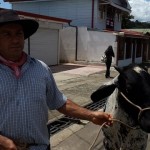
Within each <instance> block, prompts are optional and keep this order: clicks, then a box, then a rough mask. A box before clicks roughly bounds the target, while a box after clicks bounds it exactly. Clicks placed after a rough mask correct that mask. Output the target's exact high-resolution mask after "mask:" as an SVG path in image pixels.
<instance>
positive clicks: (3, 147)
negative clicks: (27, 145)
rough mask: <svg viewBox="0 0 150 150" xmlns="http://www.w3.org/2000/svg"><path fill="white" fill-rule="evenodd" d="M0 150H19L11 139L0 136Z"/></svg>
mask: <svg viewBox="0 0 150 150" xmlns="http://www.w3.org/2000/svg"><path fill="white" fill-rule="evenodd" d="M0 150H17V147H16V145H15V144H14V142H13V141H12V140H11V139H9V138H7V137H5V136H2V135H0Z"/></svg>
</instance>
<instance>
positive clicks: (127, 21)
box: [122, 14, 134, 29]
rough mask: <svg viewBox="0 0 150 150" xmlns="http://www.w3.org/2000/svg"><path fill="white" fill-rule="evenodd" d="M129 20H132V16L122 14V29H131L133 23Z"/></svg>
mask: <svg viewBox="0 0 150 150" xmlns="http://www.w3.org/2000/svg"><path fill="white" fill-rule="evenodd" d="M131 19H134V16H133V15H130V14H123V15H122V29H127V28H131V27H132V26H133V22H132V21H131Z"/></svg>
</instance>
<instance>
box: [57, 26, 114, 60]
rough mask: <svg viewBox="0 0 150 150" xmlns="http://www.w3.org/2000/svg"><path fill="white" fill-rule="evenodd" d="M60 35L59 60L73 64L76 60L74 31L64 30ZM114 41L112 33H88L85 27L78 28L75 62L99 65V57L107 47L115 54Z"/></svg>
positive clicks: (70, 29)
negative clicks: (97, 63)
mask: <svg viewBox="0 0 150 150" xmlns="http://www.w3.org/2000/svg"><path fill="white" fill-rule="evenodd" d="M60 33H61V34H60V41H61V43H60V44H61V45H60V51H61V57H60V60H61V61H66V62H67V61H68V62H74V61H75V58H76V52H75V51H76V47H75V46H76V38H75V35H76V29H75V28H64V29H62V31H61V32H60ZM115 40H116V36H115V35H113V34H112V33H108V32H100V31H88V30H87V28H86V27H80V28H78V40H77V60H78V61H85V62H99V63H100V57H101V56H102V55H103V53H104V51H105V50H106V49H107V47H108V46H109V45H112V46H113V48H114V53H115V54H116V50H117V49H116V43H115ZM115 62H116V60H115V59H114V63H115Z"/></svg>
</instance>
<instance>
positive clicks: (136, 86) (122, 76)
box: [91, 65, 150, 133]
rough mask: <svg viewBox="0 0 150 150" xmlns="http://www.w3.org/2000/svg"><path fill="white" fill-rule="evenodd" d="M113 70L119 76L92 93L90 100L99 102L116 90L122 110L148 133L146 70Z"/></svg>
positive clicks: (149, 79) (149, 99)
mask: <svg viewBox="0 0 150 150" xmlns="http://www.w3.org/2000/svg"><path fill="white" fill-rule="evenodd" d="M115 69H116V70H117V71H118V72H119V75H118V76H117V77H115V78H114V79H113V80H112V81H110V82H108V83H107V84H104V85H102V86H101V87H100V88H99V89H98V90H96V91H95V92H94V93H92V95H91V99H92V100H93V101H94V102H95V101H99V100H101V99H103V98H105V97H108V96H109V95H110V94H111V93H113V91H114V90H115V88H118V90H119V94H118V101H119V103H120V106H121V107H122V109H124V111H126V112H127V113H128V114H129V115H130V116H131V117H132V118H133V120H134V121H135V122H137V123H138V124H139V125H140V127H141V129H142V130H144V131H145V132H148V133H150V74H149V73H148V72H147V69H146V68H143V67H140V66H138V65H130V66H127V67H123V68H119V67H115ZM121 93H122V94H121Z"/></svg>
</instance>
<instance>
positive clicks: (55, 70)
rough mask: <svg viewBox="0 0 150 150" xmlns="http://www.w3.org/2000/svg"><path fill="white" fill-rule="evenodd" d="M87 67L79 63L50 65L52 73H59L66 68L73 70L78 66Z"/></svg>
mask: <svg viewBox="0 0 150 150" xmlns="http://www.w3.org/2000/svg"><path fill="white" fill-rule="evenodd" d="M82 67H85V65H79V64H60V65H54V66H50V68H51V71H52V73H58V72H62V71H66V70H72V69H77V68H82Z"/></svg>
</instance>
